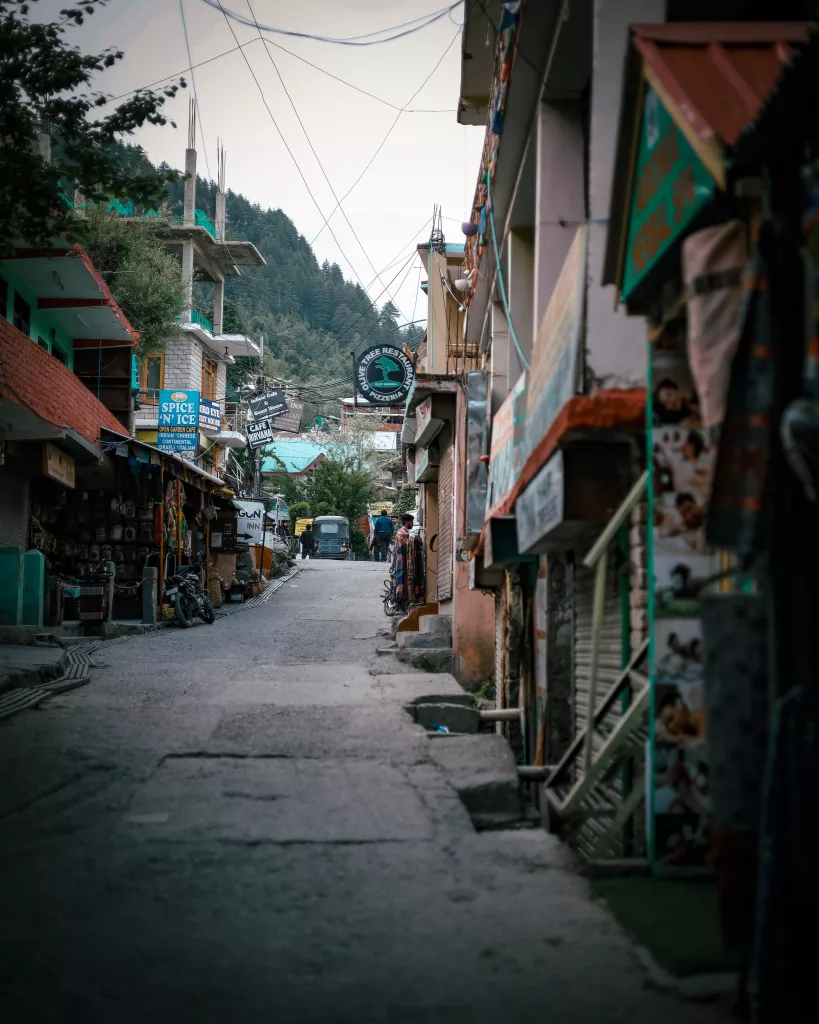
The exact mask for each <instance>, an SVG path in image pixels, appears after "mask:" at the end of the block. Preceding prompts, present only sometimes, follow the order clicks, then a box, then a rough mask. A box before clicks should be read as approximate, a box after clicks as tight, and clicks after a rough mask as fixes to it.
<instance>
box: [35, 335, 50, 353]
mask: <svg viewBox="0 0 819 1024" xmlns="http://www.w3.org/2000/svg"><path fill="white" fill-rule="evenodd" d="M37 344H38V345H39V346H40V348H44V349H45V350H46V352H48V342H47V341H46V340H45V338H43V337H40V336H38V337H37Z"/></svg>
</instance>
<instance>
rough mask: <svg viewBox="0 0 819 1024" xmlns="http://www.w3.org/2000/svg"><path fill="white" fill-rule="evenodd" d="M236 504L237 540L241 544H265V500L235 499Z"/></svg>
mask: <svg viewBox="0 0 819 1024" xmlns="http://www.w3.org/2000/svg"><path fill="white" fill-rule="evenodd" d="M234 504H235V505H236V506H237V507H238V512H237V513H236V519H237V522H236V540H237V541H238V542H239V543H240V544H263V543H264V502H263V501H235V502H234Z"/></svg>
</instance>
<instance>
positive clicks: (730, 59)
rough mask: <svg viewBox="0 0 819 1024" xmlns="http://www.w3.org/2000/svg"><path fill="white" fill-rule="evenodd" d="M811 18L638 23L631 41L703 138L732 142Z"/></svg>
mask: <svg viewBox="0 0 819 1024" xmlns="http://www.w3.org/2000/svg"><path fill="white" fill-rule="evenodd" d="M809 29H810V23H809V22H792V21H791V22H765V21H761V22H696V23H693V24H691V23H680V22H672V23H668V24H664V25H634V26H633V27H632V31H633V43H634V46H635V48H636V50H637V51H638V53H640V55H641V56H642V57H643V60H644V62H645V65H646V67H648V68H650V69H651V70H652V71H653V72H654V74H655V75H656V76H657V78H658V79H659V81H660V82H661V83H662V85H663V86H664V87H665V89H666V91H667V92H668V94H669V95H670V96H671V97H673V99H674V100H675V101H676V102H677V104H678V105H679V107H680V109H681V110H682V111H683V113H684V114H685V116H686V118H687V119H688V121H689V122H690V124H691V126H692V127H693V129H694V131H695V132H696V133H697V135H699V137H700V138H701V139H702V140H703V141H709V140H711V139H713V138H717V139H719V140H721V141H722V142H723V143H725V144H727V145H729V146H732V145H733V144H734V143H735V142H736V141H737V139H738V138H739V134H740V132H741V131H742V129H743V128H744V127H745V125H746V124H748V123H749V122H750V121H753V120H754V119H755V118H756V116H757V114H758V113H759V111H760V109H761V108H762V105H763V104H764V102H765V99H766V97H767V96H768V93H769V92H770V91H771V90H772V89H773V87H774V86H775V85H776V82H777V79H778V78H779V76H780V75H781V73H782V69H783V66H784V65H785V64H786V63H787V62H788V61H789V60H790V58H791V56H792V54H793V45H794V44H795V43H801V42H804V40H805V39H806V38H807V35H808V31H809Z"/></svg>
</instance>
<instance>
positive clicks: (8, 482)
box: [0, 466, 29, 548]
mask: <svg viewBox="0 0 819 1024" xmlns="http://www.w3.org/2000/svg"><path fill="white" fill-rule="evenodd" d="M28 514H29V507H28V477H27V476H26V475H25V474H24V473H21V472H20V471H19V470H17V469H15V468H14V467H13V466H3V468H2V469H0V548H5V547H20V548H25V547H26V546H27V544H28Z"/></svg>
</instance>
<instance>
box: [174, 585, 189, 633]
mask: <svg viewBox="0 0 819 1024" xmlns="http://www.w3.org/2000/svg"><path fill="white" fill-rule="evenodd" d="M173 613H174V615H175V616H176V621H177V622H178V623H179V625H180V626H181V627H182V628H183V629H187V628H188V627H189V626H191V625H192V624H193V609H192V608H191V604H190V601H189V600H188V597H187V595H186V594H180V595H179V596H178V597H177V599H176V604H175V605H174V606H173Z"/></svg>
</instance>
